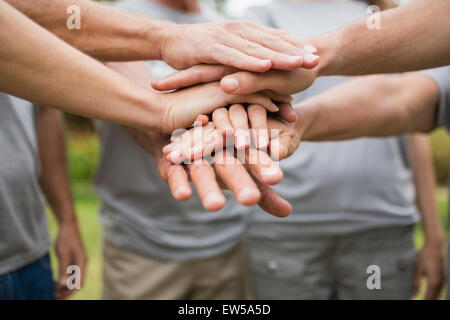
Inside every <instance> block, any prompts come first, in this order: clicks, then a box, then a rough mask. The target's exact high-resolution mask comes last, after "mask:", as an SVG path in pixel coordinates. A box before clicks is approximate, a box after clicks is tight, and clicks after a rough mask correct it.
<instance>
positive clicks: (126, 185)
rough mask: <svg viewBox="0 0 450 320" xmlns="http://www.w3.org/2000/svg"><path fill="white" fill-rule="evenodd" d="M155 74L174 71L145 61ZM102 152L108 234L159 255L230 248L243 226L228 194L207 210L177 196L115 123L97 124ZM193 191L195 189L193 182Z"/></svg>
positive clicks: (144, 0) (153, 6)
mask: <svg viewBox="0 0 450 320" xmlns="http://www.w3.org/2000/svg"><path fill="white" fill-rule="evenodd" d="M116 6H117V7H118V8H120V9H124V10H127V11H130V12H134V13H139V14H141V15H148V16H152V17H154V18H158V19H166V20H171V21H174V22H178V23H194V22H208V21H211V20H217V19H218V16H217V15H215V14H211V13H205V11H203V14H183V13H181V12H177V11H174V10H171V9H170V8H167V7H165V6H163V5H161V4H158V3H156V2H153V1H148V0H128V1H122V2H119V3H117V5H116ZM149 66H150V69H151V72H152V74H153V76H154V77H155V78H159V77H162V76H164V75H166V74H169V73H172V72H173V69H171V68H170V67H169V66H168V65H167V64H165V63H164V62H161V61H151V62H149ZM100 134H101V144H102V154H101V161H100V165H99V167H98V172H97V176H96V181H95V183H96V190H97V193H98V195H99V196H100V198H101V201H102V206H101V211H100V213H101V221H102V224H103V227H104V230H105V236H106V238H107V239H108V240H109V241H111V242H113V243H114V244H116V245H118V246H120V247H122V248H125V249H128V250H132V251H134V252H137V253H140V254H143V255H147V256H150V257H154V258H157V259H162V260H183V261H186V260H195V259H200V258H205V257H211V256H215V255H219V254H221V253H223V252H225V251H226V250H228V249H230V248H231V247H233V246H234V245H235V244H236V243H237V242H239V240H240V239H241V238H242V235H243V233H244V231H245V213H247V212H249V211H250V209H249V208H245V207H243V206H240V205H238V204H237V203H236V202H235V201H234V199H233V197H232V195H231V193H229V192H227V191H226V192H225V195H226V198H227V203H226V205H225V207H224V208H223V209H222V210H220V211H218V212H206V211H205V210H204V209H203V207H202V205H201V202H200V200H199V199H198V195H197V194H196V193H194V194H193V196H192V198H191V199H189V200H188V201H185V202H179V201H176V200H175V199H174V198H173V197H172V196H171V193H170V189H169V187H168V186H167V184H166V183H165V182H164V181H162V180H161V178H160V177H159V175H158V171H157V168H156V165H155V161H154V158H153V157H152V156H151V155H150V154H148V153H147V152H146V151H145V150H143V149H142V148H141V147H140V146H139V145H137V144H136V143H135V141H134V140H133V139H132V138H130V136H128V134H127V133H126V132H124V131H123V129H122V128H121V127H120V126H118V125H115V124H111V123H106V122H103V123H101V125H100ZM193 190H195V188H194V187H193Z"/></svg>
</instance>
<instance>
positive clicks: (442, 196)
mask: <svg viewBox="0 0 450 320" xmlns="http://www.w3.org/2000/svg"><path fill="white" fill-rule="evenodd" d="M73 192H74V197H75V199H76V201H75V202H76V209H77V215H78V221H79V225H80V229H81V234H82V237H83V240H84V244H85V246H86V249H87V252H88V255H89V263H88V269H87V275H86V279H85V283H84V286H83V288H82V289H81V290H80V291H78V292H77V293H75V294H74V295H73V296H72V299H100V296H101V290H102V271H101V268H102V266H101V243H100V241H101V230H100V222H99V219H98V214H97V213H98V208H99V202H98V199H97V198H96V196H95V195H94V193H93V191H92V186H91V184H90V183H89V182H75V183H74V184H73ZM446 194H447V190H446V189H445V188H441V189H439V192H438V196H437V197H438V203H439V209H440V215H441V219H442V222H443V225H444V226H446V227H447V223H446V221H447V214H446V212H447V201H446V200H447V197H446ZM49 229H50V234H51V236H52V239H55V237H56V234H57V225H56V221H55V219H54V218H53V216H52V215H49ZM415 241H416V245H417V247H418V248H420V247H421V246H422V244H423V242H424V236H423V232H422V228H421V227H420V225H419V226H418V227H417V230H416V236H415ZM52 267H53V270H55V274H57V271H56V270H58V265H57V261H56V258H55V255H54V251H53V250H52Z"/></svg>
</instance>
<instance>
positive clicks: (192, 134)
mask: <svg viewBox="0 0 450 320" xmlns="http://www.w3.org/2000/svg"><path fill="white" fill-rule="evenodd" d="M309 55H310V56H313V57H312V58H311V57H310V58H309V59H308V56H307V55H305V57H306V58H305V59H304V61H303V67H304V68H303V69H295V70H291V71H289V70H287V71H280V70H271V71H268V72H265V73H252V72H248V71H240V70H238V69H234V68H230V67H225V66H221V65H212V66H211V65H198V66H194V67H191V68H190V69H187V70H184V71H181V72H178V73H176V74H174V75H172V76H169V77H167V78H165V79H162V80H160V81H156V82H153V87H154V88H156V89H159V90H161V91H167V90H172V89H180V88H181V89H180V90H178V91H175V92H167V93H159V96H160V98H161V103H162V105H163V106H164V116H163V118H162V119H161V123H162V126H163V127H164V130H163V131H164V132H167V133H170V132H172V131H173V130H175V129H177V128H186V127H188V126H189V125H191V124H192V122H193V120H194V119H196V122H197V124H200V125H197V126H196V127H194V128H191V129H190V130H188V131H186V132H184V133H183V134H181V135H179V137H178V138H175V139H173V141H170V140H169V137H168V136H167V135H161V134H155V133H148V132H143V131H139V130H136V129H131V128H127V131H129V132H130V133H131V134H132V135H133V136H134V138H135V139H136V141H137V142H138V143H139V144H140V145H141V146H143V147H144V148H146V150H148V151H149V152H151V153H152V154H153V155H154V157H155V159H156V161H157V166H158V170H159V173H160V176H161V177H162V178H163V180H165V181H166V182H167V183H168V184H169V186H170V188H171V191H172V194H173V196H174V198H175V199H177V200H186V199H188V198H189V197H190V196H191V194H192V190H191V187H190V185H189V183H188V181H189V180H192V181H193V184H194V185H195V187H196V188H197V190H198V194H199V197H200V199H201V201H202V203H203V206H204V207H205V209H207V210H218V209H220V208H222V207H223V205H224V204H225V197H224V196H223V194H222V192H221V189H222V188H226V189H230V190H231V191H232V192H233V194H234V196H235V198H236V200H237V201H238V202H239V203H241V204H243V205H254V204H257V203H258V204H259V205H260V206H261V207H262V208H263V209H264V210H266V211H268V212H270V213H272V214H274V215H277V216H286V215H288V214H289V212H290V211H291V206H290V205H289V203H287V202H286V201H285V200H284V199H282V198H280V197H279V196H278V195H276V194H275V193H274V191H273V190H272V189H270V188H269V187H268V186H267V185H273V184H277V183H279V182H280V181H281V180H282V177H283V174H282V171H281V170H280V168H279V167H278V166H277V165H276V164H275V162H274V161H273V160H280V159H283V158H285V157H287V156H288V155H290V154H291V153H292V152H293V151H294V150H295V149H296V147H297V146H298V143H299V141H300V138H299V136H298V135H297V134H296V132H297V131H296V130H295V128H294V126H293V125H292V124H289V122H294V121H295V120H296V119H297V116H296V115H295V113H294V112H293V110H292V108H291V106H290V104H289V103H290V102H291V100H292V98H291V97H290V94H292V93H294V92H297V91H301V90H304V89H305V88H307V87H308V86H309V85H310V84H311V83H312V82H313V81H314V79H315V76H316V73H315V71H314V70H307V69H305V68H312V67H314V66H315V65H317V63H318V57H317V56H315V55H313V54H309ZM109 66H110V67H111V68H113V69H114V70H116V71H118V72H120V73H121V74H123V75H125V76H127V77H128V78H130V79H131V80H133V81H135V82H138V83H139V84H141V86H143V87H146V86H147V84H148V83H149V82H148V80H149V78H151V76H150V74H149V72H148V70H147V69H146V67H145V65H143V64H139V63H132V64H131V63H127V64H124V63H121V64H109ZM285 69H289V68H285ZM219 80H221V81H220V82H219ZM230 82H231V83H232V84H236V83H237V84H238V86H237V87H236V86H234V87H233V88H231V87H230V86H229V83H230ZM199 83H200V84H199ZM267 111H269V112H271V115H270V116H269V117H267ZM199 115H200V116H199ZM205 115H210V117H211V121H209V119H208V116H205ZM249 128H251V130H249ZM169 142H170V143H169Z"/></svg>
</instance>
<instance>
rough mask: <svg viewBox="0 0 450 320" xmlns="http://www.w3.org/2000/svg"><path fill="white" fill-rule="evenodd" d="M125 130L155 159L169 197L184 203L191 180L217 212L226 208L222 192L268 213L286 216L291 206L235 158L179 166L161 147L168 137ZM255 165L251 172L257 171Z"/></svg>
mask: <svg viewBox="0 0 450 320" xmlns="http://www.w3.org/2000/svg"><path fill="white" fill-rule="evenodd" d="M125 130H126V131H127V132H128V133H129V134H130V135H131V136H132V137H133V138H134V139H135V140H136V142H137V143H138V144H139V145H141V146H142V147H143V148H144V149H145V150H147V151H148V152H150V153H151V154H152V155H153V156H154V157H155V160H156V164H157V167H158V172H159V175H160V176H161V178H162V179H163V180H164V181H166V182H167V184H168V185H169V187H170V190H171V193H172V196H173V197H174V198H175V199H176V200H179V201H184V200H187V199H189V198H190V197H191V196H192V189H191V186H190V184H189V181H190V180H192V181H193V183H194V185H195V187H196V189H197V191H198V194H199V198H200V201H201V202H202V204H203V207H204V208H205V209H206V210H208V211H216V210H219V209H221V208H222V207H223V206H224V205H225V197H224V196H223V193H222V191H221V189H230V190H231V191H232V192H233V194H234V196H235V197H236V200H237V201H238V202H239V203H240V204H242V205H247V206H251V205H255V204H259V205H260V206H261V208H263V209H264V210H266V211H267V212H269V213H271V214H273V215H275V216H279V217H285V216H287V215H289V213H290V212H291V211H292V207H291V205H290V204H289V203H288V202H287V201H286V200H284V199H283V198H281V197H280V196H278V195H277V194H276V193H275V192H274V191H273V190H272V189H270V188H269V187H268V186H266V185H265V184H264V183H263V182H261V181H260V180H259V179H258V178H257V177H256V176H254V174H253V173H252V172H251V171H248V170H246V167H245V166H243V165H242V164H241V163H240V162H239V161H238V160H237V159H236V158H235V157H234V156H232V155H229V154H227V153H220V152H218V153H217V154H216V155H215V159H214V160H215V162H214V164H213V165H211V164H209V163H208V162H207V161H205V160H203V159H202V160H201V161H196V162H194V163H190V164H186V165H182V164H174V163H173V162H171V161H169V160H168V159H167V156H166V155H165V154H164V153H163V152H162V148H163V146H164V145H166V144H167V143H168V142H169V136H168V135H162V134H157V133H145V132H143V131H140V130H138V129H134V128H128V127H125ZM256 167H257V164H255V166H254V168H253V170H255V172H258V171H257V169H256Z"/></svg>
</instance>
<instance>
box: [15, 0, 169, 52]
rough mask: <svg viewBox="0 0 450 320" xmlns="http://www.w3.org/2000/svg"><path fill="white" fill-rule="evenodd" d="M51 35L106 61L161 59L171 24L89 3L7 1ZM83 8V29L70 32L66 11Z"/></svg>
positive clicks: (79, 0) (85, 0) (80, 0)
mask: <svg viewBox="0 0 450 320" xmlns="http://www.w3.org/2000/svg"><path fill="white" fill-rule="evenodd" d="M6 1H7V2H9V3H10V4H11V5H12V6H14V7H15V8H17V9H18V10H19V11H21V12H22V13H24V14H25V15H26V16H28V17H29V18H30V19H32V20H34V21H35V22H37V23H38V24H40V25H41V26H43V27H44V28H46V29H48V30H49V31H50V32H52V33H54V34H55V35H57V36H58V37H59V38H61V39H63V40H65V41H66V42H68V43H70V44H71V45H73V46H75V47H76V48H78V49H79V50H81V51H83V52H85V53H86V54H88V55H91V56H93V57H95V58H97V59H101V60H104V61H132V60H153V59H155V60H156V59H160V58H161V53H160V49H161V44H162V42H163V39H164V32H165V31H167V30H164V29H165V28H167V26H168V25H170V24H171V23H170V22H164V21H157V20H151V19H147V18H144V17H141V16H137V15H132V14H128V13H124V12H121V11H119V10H117V9H115V8H111V7H108V6H104V5H100V4H98V3H95V2H93V1H89V0H58V1H54V0H33V1H29V0H6ZM71 5H76V6H78V7H79V8H80V11H81V12H80V17H81V29H80V30H77V29H73V30H69V29H68V28H67V26H66V20H67V19H68V17H69V16H70V14H69V13H67V12H66V10H67V8H68V7H69V6H71Z"/></svg>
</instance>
